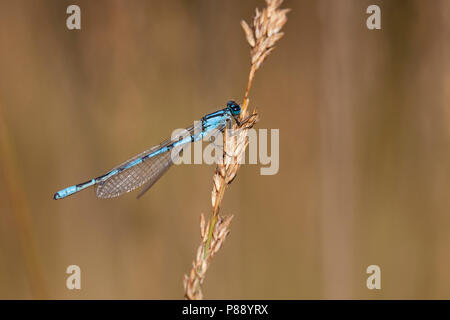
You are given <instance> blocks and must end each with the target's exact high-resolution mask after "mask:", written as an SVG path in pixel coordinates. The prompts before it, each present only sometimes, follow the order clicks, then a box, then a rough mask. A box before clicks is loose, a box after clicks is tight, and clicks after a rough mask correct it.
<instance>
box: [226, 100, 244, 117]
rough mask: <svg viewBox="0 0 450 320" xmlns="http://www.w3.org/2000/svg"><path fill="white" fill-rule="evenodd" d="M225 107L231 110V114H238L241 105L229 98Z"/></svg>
mask: <svg viewBox="0 0 450 320" xmlns="http://www.w3.org/2000/svg"><path fill="white" fill-rule="evenodd" d="M227 108H228V109H229V110H230V111H231V113H232V114H233V115H235V116H236V115H238V114H240V113H241V106H240V105H238V104H237V103H236V102H235V101H233V100H230V101H228V103H227Z"/></svg>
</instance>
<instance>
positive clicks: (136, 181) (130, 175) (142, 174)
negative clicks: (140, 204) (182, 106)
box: [96, 124, 201, 198]
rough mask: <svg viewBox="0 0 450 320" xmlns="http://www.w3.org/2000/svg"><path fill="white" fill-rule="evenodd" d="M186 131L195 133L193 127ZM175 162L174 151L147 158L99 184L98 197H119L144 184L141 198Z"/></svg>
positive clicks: (117, 167) (163, 144)
mask: <svg viewBox="0 0 450 320" xmlns="http://www.w3.org/2000/svg"><path fill="white" fill-rule="evenodd" d="M200 126H201V124H200ZM197 129H198V128H197ZM186 130H187V132H188V133H189V134H193V133H194V127H193V126H192V127H190V128H187V129H186ZM173 142H174V141H173V140H170V139H169V140H167V141H164V142H163V143H161V144H159V145H156V146H154V147H152V148H150V149H148V150H147V151H144V152H142V153H140V154H138V155H137V156H134V157H133V158H131V159H129V160H127V161H125V162H123V163H121V164H120V165H118V166H116V167H115V168H114V169H112V170H111V171H113V170H116V169H120V168H123V167H126V166H127V165H128V164H129V163H131V162H133V161H135V160H137V159H140V158H143V157H145V156H146V155H148V154H151V153H153V152H155V151H157V150H159V149H160V148H163V147H165V146H167V145H169V144H171V143H173ZM180 152H181V150H180ZM178 156H179V155H178ZM173 160H175V159H172V151H167V152H164V153H161V154H158V155H156V156H154V157H150V158H147V159H146V160H145V161H143V162H141V163H140V164H137V165H135V166H132V167H130V168H128V169H125V170H123V171H121V172H119V173H118V174H116V175H113V176H111V177H109V178H108V179H106V180H105V181H101V182H99V183H98V184H97V188H96V193H97V197H99V198H113V197H118V196H120V195H122V194H124V193H126V192H130V191H133V190H135V189H136V188H139V187H140V186H142V185H143V184H145V183H147V186H146V187H145V189H144V190H143V192H141V194H139V196H141V195H142V194H143V193H144V192H145V191H147V190H148V189H150V187H151V186H153V184H155V183H156V181H158V180H159V178H161V177H162V176H163V175H164V173H166V172H167V170H168V169H169V168H170V166H171V165H172V164H173Z"/></svg>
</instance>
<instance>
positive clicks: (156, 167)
mask: <svg viewBox="0 0 450 320" xmlns="http://www.w3.org/2000/svg"><path fill="white" fill-rule="evenodd" d="M240 113H241V107H240V106H239V104H237V103H236V102H234V101H228V103H227V106H226V108H224V109H221V110H218V111H216V112H213V113H210V114H207V115H206V116H204V117H203V118H201V120H200V121H198V122H197V124H196V125H194V126H191V127H189V128H187V129H186V130H187V132H188V133H189V134H188V135H187V136H185V137H183V138H182V139H177V140H172V139H169V140H166V141H164V142H162V143H160V144H158V145H156V146H154V147H152V148H150V149H148V150H146V151H144V152H142V153H140V154H138V155H137V156H134V157H133V158H131V159H129V160H127V161H125V162H123V163H121V164H120V165H118V166H116V167H115V168H114V169H112V170H110V171H109V172H108V173H106V174H104V175H102V176H100V177H97V178H94V179H91V180H88V181H86V182H83V183H80V184H77V185H74V186H70V187H68V188H65V189H62V190H60V191H58V192H56V193H55V195H54V196H53V198H54V199H55V200H58V199H63V198H65V197H67V196H70V195H72V194H74V193H77V192H79V191H81V190H84V189H86V188H88V187H91V186H94V185H95V186H96V194H97V197H99V198H113V197H118V196H120V195H122V194H124V193H126V192H130V191H132V190H134V189H136V188H138V187H140V186H142V185H144V184H145V186H144V187H143V189H142V191H141V192H140V193H139V195H138V197H140V196H141V195H143V194H144V193H145V192H146V191H148V190H149V189H150V188H151V187H152V186H153V185H154V184H155V182H156V181H158V179H159V178H161V177H162V176H163V174H164V173H166V171H167V170H168V169H169V168H170V166H171V165H172V164H173V159H172V156H171V152H170V151H171V150H172V149H174V148H182V147H183V146H184V145H186V144H188V143H191V142H195V141H199V140H200V139H202V138H203V137H206V136H208V135H209V134H211V133H212V132H213V131H219V132H222V131H223V130H224V129H225V128H226V126H227V123H230V124H231V121H232V119H234V120H235V121H236V123H237V124H238V125H240V123H239V119H238V117H239V115H240Z"/></svg>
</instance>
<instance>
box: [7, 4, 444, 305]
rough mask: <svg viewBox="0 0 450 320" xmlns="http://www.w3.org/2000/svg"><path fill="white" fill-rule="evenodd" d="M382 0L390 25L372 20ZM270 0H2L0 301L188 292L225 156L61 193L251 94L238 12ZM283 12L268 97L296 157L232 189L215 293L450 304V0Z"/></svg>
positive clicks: (210, 287)
mask: <svg viewBox="0 0 450 320" xmlns="http://www.w3.org/2000/svg"><path fill="white" fill-rule="evenodd" d="M70 4H77V5H79V6H80V7H81V25H82V29H81V30H80V31H69V30H68V29H67V28H66V18H67V16H68V15H67V14H66V13H65V12H66V8H67V6H68V5H70ZM370 4H378V5H379V6H380V7H381V15H382V30H378V31H370V30H368V29H367V28H366V18H367V17H368V15H367V14H366V13H365V12H366V8H367V6H368V5H370ZM264 5H265V4H264V2H263V1H256V0H255V1H218V0H217V1H206V0H204V1H164V2H163V1H136V0H133V1H79V0H78V1H6V0H2V1H1V3H0V70H1V76H0V147H1V148H0V152H1V154H0V166H1V170H0V298H3V299H11V298H20V299H23V298H25V299H32V298H58V299H80V298H83V299H94V298H95V299H97V298H101V299H104V298H106V299H109V298H112V299H117V298H122V299H165V298H175V299H178V298H182V297H183V287H182V276H183V274H184V273H186V272H188V270H189V269H190V267H191V262H192V260H193V258H194V254H195V252H196V250H197V247H198V244H199V241H200V239H199V215H200V213H201V212H205V213H207V214H209V213H210V210H211V208H210V206H211V205H210V203H211V200H210V194H211V190H212V175H213V171H214V166H208V165H195V166H194V165H192V166H186V165H185V166H181V167H180V166H175V167H174V168H172V169H171V170H169V172H168V173H167V174H166V176H165V177H164V178H163V179H162V180H161V181H160V182H158V183H157V184H156V185H155V186H154V187H153V189H152V190H151V191H150V192H148V193H147V194H146V195H145V196H144V197H143V198H142V199H140V200H136V199H135V197H136V195H137V193H136V192H134V193H130V194H127V195H125V196H122V197H119V198H116V199H112V200H98V199H97V198H96V197H95V193H94V192H93V190H88V191H84V192H81V193H79V194H77V195H75V196H73V197H70V198H68V199H64V200H61V201H54V200H53V199H52V196H53V193H54V192H56V191H57V190H59V189H61V188H63V187H67V186H69V185H72V184H75V183H79V182H82V181H85V180H87V179H89V178H92V177H95V176H98V175H100V174H102V173H104V172H105V171H106V170H108V169H110V168H112V167H113V166H115V165H117V164H118V163H120V162H122V161H123V160H126V159H127V158H128V157H130V156H133V155H134V154H136V153H139V152H141V151H142V150H145V149H146V148H147V147H149V146H151V145H153V144H156V143H159V142H160V140H162V139H164V138H166V137H168V136H169V135H170V134H171V132H172V130H173V129H175V128H180V127H185V126H188V125H190V124H192V121H193V120H197V119H199V118H200V117H201V116H203V115H204V114H206V113H209V112H212V111H215V110H217V109H219V108H221V107H222V106H223V105H224V104H225V103H226V101H227V100H229V99H231V98H234V99H236V100H238V101H241V100H242V96H243V94H244V89H245V85H246V79H247V73H248V68H249V52H248V51H249V48H248V45H247V43H246V41H245V37H244V33H243V31H242V30H241V27H240V25H239V22H240V20H241V19H246V20H247V21H249V19H250V18H251V17H252V15H253V13H254V8H255V7H259V8H261V7H263V6H264ZM284 7H289V8H292V12H291V13H289V15H288V17H289V20H288V22H287V24H286V26H285V30H284V31H285V33H286V34H285V37H284V38H283V39H282V40H281V41H280V42H279V44H278V47H277V49H276V50H275V51H274V52H273V53H272V55H271V56H270V57H269V59H268V60H267V61H266V62H265V64H264V65H263V67H262V69H261V70H260V71H258V73H257V75H256V79H255V83H254V87H253V89H252V92H251V95H250V97H251V104H252V105H253V106H257V107H258V110H259V112H260V117H261V121H260V122H259V123H258V127H259V128H279V129H280V170H279V173H278V174H277V175H274V176H261V175H260V174H259V168H260V167H259V165H248V166H244V167H242V168H241V170H240V172H239V175H238V178H237V179H236V180H235V181H234V182H233V184H232V185H231V187H230V188H229V189H228V191H227V193H226V196H225V201H224V206H223V208H222V213H224V214H234V215H235V218H234V220H233V223H232V233H231V234H230V236H229V238H228V239H227V241H226V243H225V246H224V247H223V248H222V250H221V251H220V253H219V254H218V256H217V257H216V258H215V260H214V261H213V263H212V265H211V268H210V269H209V271H208V274H207V278H206V281H205V284H204V294H205V297H206V298H210V299H219V298H223V299H234V298H236V299H239V298H274V299H279V298H287V299H303V298H370V299H372V298H395V299H397V298H447V299H448V298H450V212H449V209H450V203H449V197H448V192H449V188H450V162H449V160H450V159H449V156H450V151H449V150H450V149H449V146H450V145H449V142H450V140H449V137H450V129H449V128H450V126H449V125H450V109H449V107H450V46H449V39H450V37H449V36H450V28H449V27H450V19H449V18H450V2H449V1H447V0H442V1H438V0H433V1H419V0H417V1H406V0H405V1H393V0H391V1H387V0H385V1H378V0H371V1H361V0H340V1H334V0H322V1H286V2H285V4H284ZM71 264H76V265H79V266H80V267H81V272H82V290H80V291H77V290H73V291H70V290H67V289H66V286H65V281H66V278H67V274H66V273H65V270H66V268H67V266H68V265H71ZM371 264H376V265H379V266H380V267H381V272H382V279H381V281H382V283H381V285H382V289H381V290H379V291H377V290H374V291H370V290H368V289H367V288H366V279H367V277H368V275H367V274H366V268H367V266H369V265H371Z"/></svg>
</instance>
